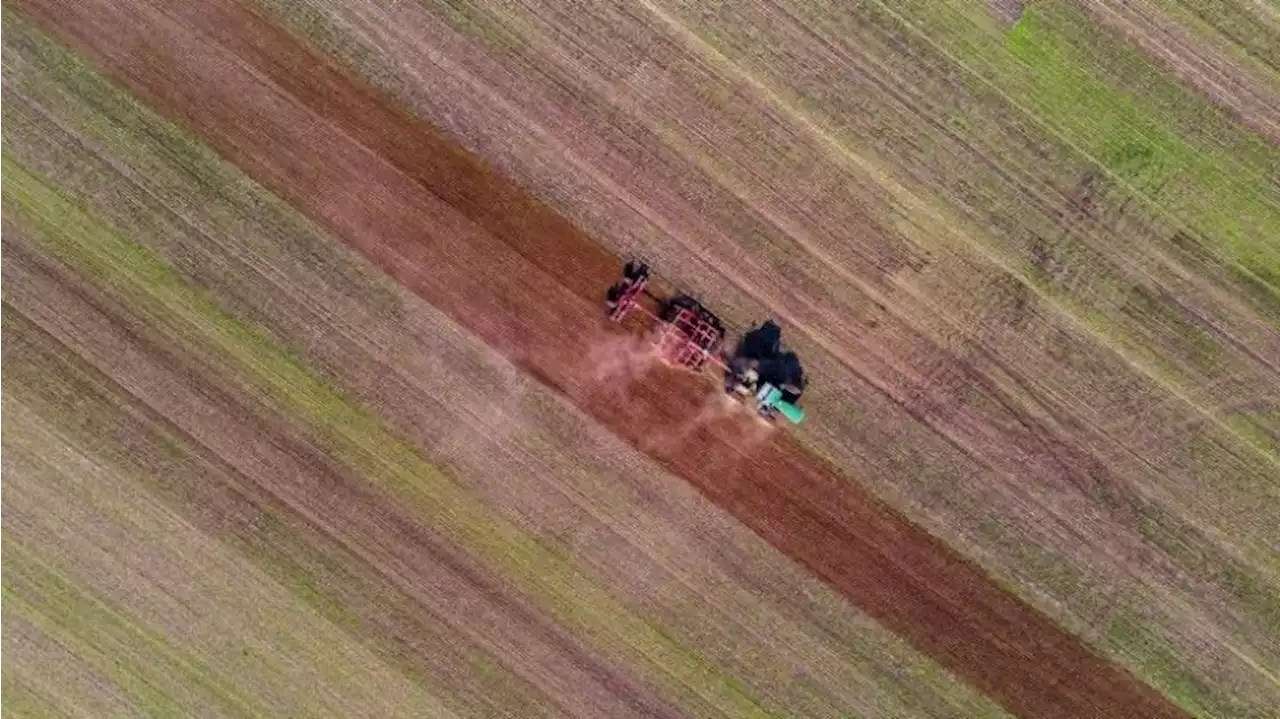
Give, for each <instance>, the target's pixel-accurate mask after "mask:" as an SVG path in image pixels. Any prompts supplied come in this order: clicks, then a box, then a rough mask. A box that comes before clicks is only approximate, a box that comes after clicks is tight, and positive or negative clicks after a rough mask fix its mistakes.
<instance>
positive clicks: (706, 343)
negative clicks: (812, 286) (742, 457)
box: [605, 261, 805, 424]
mask: <svg viewBox="0 0 1280 719" xmlns="http://www.w3.org/2000/svg"><path fill="white" fill-rule="evenodd" d="M649 279H650V272H649V266H648V265H646V264H644V263H642V262H635V261H632V262H628V263H627V264H626V266H625V267H624V268H623V271H622V279H621V280H619V281H618V282H616V283H615V284H614V285H613V286H612V287H610V288H609V291H608V292H607V293H606V295H605V303H606V305H607V307H608V309H609V319H610V320H612V321H614V322H622V320H623V319H624V318H625V317H626V316H627V314H628V313H630V312H631V311H632V310H635V309H639V310H640V311H641V312H644V313H645V314H646V315H648V316H649V317H651V318H653V319H655V320H657V321H658V323H659V328H658V332H657V338H656V340H655V346H656V348H657V351H658V354H659V355H660V356H661V357H662V359H663V360H664V361H666V362H667V363H668V364H671V365H674V366H677V367H682V368H684V369H687V370H690V371H693V372H699V371H701V370H703V369H704V368H705V367H706V366H707V365H708V364H713V365H716V366H718V368H719V369H721V370H723V372H724V390H725V393H726V394H728V395H729V396H730V397H734V398H735V399H737V400H739V401H740V402H742V403H743V404H747V405H750V406H752V407H753V408H754V410H755V412H756V414H757V415H759V416H760V417H761V418H762V419H764V420H766V421H769V422H773V421H776V419H777V417H779V416H782V417H783V418H785V419H786V420H787V421H788V422H790V423H792V424H799V423H800V422H801V421H803V420H804V418H805V412H804V410H803V409H801V408H800V407H799V405H798V404H797V402H798V401H799V399H800V395H801V394H803V393H804V387H805V376H804V368H803V367H801V365H800V358H799V357H797V356H796V353H795V352H791V351H789V350H785V349H784V348H783V346H782V328H781V327H779V326H778V324H777V323H776V322H774V321H773V320H766V321H765V322H764V324H762V325H760V327H758V328H756V329H754V330H752V331H750V332H748V333H747V334H745V335H743V337H742V339H740V340H739V341H738V344H737V345H736V347H735V348H734V350H733V352H725V351H724V350H723V344H724V337H725V330H724V325H723V324H722V323H721V322H720V319H719V318H718V317H716V316H715V314H714V313H712V312H711V311H710V310H708V309H707V308H706V307H703V306H702V304H701V303H700V302H698V301H697V300H695V299H694V298H692V297H690V296H688V295H677V296H675V297H672V298H669V299H661V298H658V297H655V296H654V295H653V294H651V293H650V292H649V289H648V287H649ZM644 297H647V298H649V299H650V300H653V301H654V302H655V303H656V304H657V308H656V311H655V310H649V309H647V308H645V307H643V306H642V305H641V304H640V300H641V298H644Z"/></svg>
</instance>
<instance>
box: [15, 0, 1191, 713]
mask: <svg viewBox="0 0 1280 719" xmlns="http://www.w3.org/2000/svg"><path fill="white" fill-rule="evenodd" d="M163 5H164V7H161V8H156V7H150V6H148V5H146V4H144V3H141V2H137V1H136V0H135V1H132V2H129V1H110V2H109V1H108V0H77V1H75V2H56V1H55V0H22V1H20V2H15V3H12V4H11V7H16V8H18V11H19V12H20V13H21V14H22V15H24V16H26V17H29V18H32V19H34V20H35V21H36V22H38V23H39V24H40V25H41V26H42V27H43V28H45V29H46V30H47V31H49V32H51V33H52V34H53V35H54V36H55V37H57V38H59V39H60V40H61V41H62V42H64V43H67V44H69V45H70V46H72V47H73V48H75V49H77V51H79V52H81V53H82V54H83V55H84V56H86V57H87V58H89V59H90V60H91V62H93V63H94V64H95V65H97V66H98V67H100V68H102V69H103V70H105V71H107V72H109V73H111V74H112V75H113V76H114V77H115V78H116V79H117V80H118V81H120V82H121V83H122V84H124V85H125V86H126V87H128V88H130V89H131V90H132V91H133V92H134V93H136V94H137V95H138V96H139V97H141V98H143V99H144V100H145V101H147V102H149V103H150V104H152V105H153V106H155V107H156V108H157V109H159V110H160V111H161V112H164V113H166V114H168V115H170V116H171V117H174V118H175V119H176V120H178V121H179V122H182V123H184V124H185V125H186V126H187V127H189V128H191V130H192V131H194V132H195V133H197V134H198V135H199V136H201V137H202V138H203V139H204V140H205V141H206V142H208V143H210V144H211V145H212V146H213V147H214V148H216V149H217V150H218V151H219V152H221V153H222V154H223V155H224V156H226V157H228V158H229V159H231V160H232V161H234V162H236V163H237V164H238V165H240V166H241V167H242V168H243V169H244V170H245V171H246V172H248V173H249V174H250V175H251V176H252V177H254V178H255V179H256V180H258V181H259V182H261V183H263V184H264V185H266V186H267V187H269V188H271V189H272V190H273V191H274V192H276V193H278V194H279V195H280V196H282V197H284V198H285V199H286V200H288V201H290V202H291V203H293V204H294V205H296V206H297V207H299V208H300V209H302V210H303V211H304V212H306V213H307V214H309V215H311V216H312V217H314V218H315V219H316V220H317V221H319V222H321V223H322V224H324V225H325V226H327V227H329V228H330V229H331V230H332V231H333V232H334V233H335V234H337V235H338V236H340V237H343V238H344V239H345V240H346V241H348V242H350V243H351V244H352V245H353V246H355V247H357V248H359V249H360V250H361V251H362V252H364V253H365V254H366V255H367V256H368V257H370V258H371V259H372V260H373V261H374V262H376V263H378V264H379V266H381V267H383V268H384V269H385V270H386V271H387V272H388V273H389V274H391V275H392V276H394V277H396V278H397V279H398V280H399V281H400V282H402V283H404V284H405V285H406V286H409V287H411V288H413V289H414V291H416V292H417V293H419V294H420V295H421V296H422V297H424V298H425V299H426V300H428V301H429V302H431V303H432V304H434V305H436V306H438V307H440V308H441V309H442V310H444V311H446V312H448V313H449V314H450V315H451V316H453V317H455V318H456V319H457V320H458V321H459V322H460V323H462V324H463V325H465V326H466V327H468V328H469V329H471V330H472V331H474V332H475V333H476V334H478V335H479V336H481V337H482V338H484V339H485V340H486V341H487V342H489V343H490V344H491V345H493V346H494V347H495V348H497V349H498V350H500V351H501V352H503V353H504V354H506V355H507V356H509V357H511V358H512V359H513V360H515V361H517V362H519V363H520V364H521V366H522V367H524V368H525V369H526V370H527V371H529V372H530V373H532V374H534V375H535V376H537V377H539V378H540V379H541V380H542V381H544V382H545V383H547V384H548V385H550V386H552V387H555V388H557V389H558V390H559V391H561V392H563V393H565V394H566V395H567V396H568V397H570V398H572V399H573V400H574V401H575V402H576V403H577V404H578V405H579V406H580V407H582V408H583V409H584V410H585V411H587V412H588V413H590V414H591V415H592V416H594V417H596V418H597V419H598V420H599V421H600V422H601V423H602V424H604V425H606V426H608V427H610V428H611V429H612V430H613V431H615V432H617V433H618V434H619V435H620V436H623V437H625V438H627V439H629V440H630V441H632V442H634V443H636V444H638V445H640V446H647V444H646V442H647V440H648V439H650V438H651V437H652V436H653V435H654V434H657V433H660V432H663V431H665V430H667V429H668V428H672V427H679V428H684V429H685V430H686V431H685V432H684V433H682V434H683V436H682V437H681V439H680V441H679V442H676V443H671V444H669V445H667V446H666V447H665V448H655V449H652V450H650V453H651V454H652V455H653V456H654V457H655V458H656V459H658V460H659V461H662V462H663V463H664V464H666V465H667V466H669V467H670V468H671V469H672V470H673V471H675V472H677V473H679V474H680V475H681V476H683V477H685V478H686V479H688V480H689V481H690V482H692V483H693V484H694V485H695V486H697V487H698V488H699V489H700V490H701V491H703V492H704V493H705V494H706V495H707V496H708V497H709V498H711V499H712V500H713V501H715V502H716V503H717V504H719V505H720V506H722V507H724V508H725V509H726V510H727V511H729V512H730V513H732V514H733V515H734V516H736V517H738V518H739V519H740V520H741V521H742V522H744V523H745V524H747V525H748V526H750V527H752V528H753V529H754V530H755V531H757V532H758V533H759V534H760V535H761V536H763V537H764V538H765V539H766V540H768V541H769V542H771V543H772V544H773V545H774V546H776V547H778V548H779V549H780V550H782V551H784V552H786V553H787V554H789V555H790V556H792V557H795V558H796V559H797V560H798V561H801V562H803V563H804V564H805V565H806V566H808V567H809V568H810V569H811V570H812V571H814V572H815V573H816V574H817V575H818V576H820V577H822V578H823V579H824V580H825V581H827V582H829V583H830V584H831V585H832V586H833V587H835V588H836V589H838V590H839V591H840V592H841V593H843V594H844V595H845V596H846V597H848V598H849V600H850V601H852V602H853V603H854V604H856V605H857V606H859V607H862V608H863V609H864V610H866V611H867V612H869V613H870V614H872V615H873V616H875V617H876V618H878V619H879V620H880V621H882V622H883V623H884V624H885V625H886V626H888V627H890V628H891V629H893V630H894V631H896V632H898V633H900V634H901V635H902V636H904V637H906V638H907V639H908V640H909V641H911V642H912V643H913V644H914V645H916V646H917V647H918V648H920V649H921V650H922V651H925V652H927V653H929V654H930V655H932V656H934V657H936V658H937V659H938V660H939V661H941V662H942V663H943V664H945V665H946V666H947V667H949V668H950V669H951V670H953V671H955V672H956V673H957V674H958V675H960V676H962V677H964V678H965V679H967V680H968V681H970V682H972V683H973V684H974V685H975V686H977V687H979V688H980V689H982V690H983V691H985V692H987V693H988V694H989V695H991V696H992V697H994V698H995V699H997V700H998V701H1000V702H1001V703H1003V704H1004V705H1005V706H1006V707H1008V708H1009V709H1011V710H1013V711H1015V712H1017V713H1019V714H1021V715H1024V716H1037V717H1082V716H1089V717H1117V718H1120V717H1123V718H1125V719H1129V718H1130V717H1166V716H1168V717H1172V716H1183V714H1182V713H1181V712H1179V711H1178V710H1177V709H1176V708H1175V707H1173V706H1172V705H1171V704H1169V703H1168V702H1167V701H1166V700H1165V699H1164V698H1163V697H1161V696H1160V695H1158V694H1157V693H1156V692H1155V691H1154V690H1152V689H1150V688H1149V687H1146V686H1145V685H1143V684H1141V683H1140V682H1138V681H1137V680H1136V679H1135V678H1134V677H1133V676H1132V675H1130V674H1129V673H1127V672H1125V671H1124V670H1123V669H1121V668H1119V667H1116V666H1114V665H1112V664H1110V663H1108V662H1106V661H1104V660H1103V659H1101V658H1099V657H1098V656H1097V655H1095V654H1093V653H1092V652H1090V651H1089V650H1088V649H1087V648H1086V647H1084V646H1083V645H1082V644H1081V643H1080V641H1079V640H1078V639H1076V638H1075V637H1073V636H1071V635H1069V634H1067V633H1066V632H1064V631H1063V630H1062V629H1060V628H1058V627H1057V626H1056V625H1054V624H1053V623H1052V622H1051V621H1049V620H1048V619H1047V618H1045V617H1044V616H1042V615H1040V614H1038V613H1036V612H1034V611H1033V610H1032V609H1030V608H1029V607H1027V606H1026V605H1024V604H1023V603H1021V602H1020V601H1018V600H1017V598H1015V597H1014V596H1012V595H1011V594H1009V593H1007V592H1005V591H1003V590H1002V589H1000V588H999V587H997V586H995V585H994V584H993V583H992V581H991V580H990V579H989V578H988V577H987V576H986V575H984V574H983V573H982V572H981V571H980V570H979V569H977V568H975V567H974V566H972V565H971V564H969V563H966V562H965V561H964V560H962V559H961V558H959V557H957V556H955V555H954V554H953V553H952V552H950V551H949V550H948V549H947V548H946V547H945V546H943V545H941V544H940V543H939V542H937V541H936V540H934V539H933V538H931V537H929V536H927V535H925V534H924V533H922V532H920V531H919V530H917V529H915V528H914V527H913V526H911V525H910V524H909V523H907V522H906V521H904V520H903V519H902V518H900V517H899V516H897V515H895V514H894V513H893V512H891V511H890V510H888V509H887V508H885V507H883V506H882V505H880V504H879V503H877V502H875V501H874V500H873V499H872V498H870V497H868V496H865V495H864V494H863V493H861V492H860V491H859V490H858V489H857V488H856V487H854V486H852V485H851V484H849V483H847V482H845V481H843V480H841V479H840V478H839V477H838V476H837V475H836V474H835V473H834V472H833V471H831V469H830V468H828V467H826V466H825V465H824V464H822V463H821V462H820V461H818V460H817V459H815V458H813V457H811V456H809V455H808V454H806V453H805V452H804V451H803V450H802V449H801V448H800V447H798V446H797V445H796V444H795V443H794V442H793V441H791V440H790V439H788V438H786V436H785V435H778V436H777V437H776V438H775V439H774V440H772V441H770V442H769V443H767V444H765V445H763V446H761V447H758V448H756V449H755V450H753V451H752V452H751V453H750V456H747V455H746V454H744V452H743V450H742V449H741V448H740V447H739V446H738V444H737V443H736V442H735V440H736V439H737V438H738V436H739V435H740V432H741V429H742V427H741V425H736V424H734V423H733V422H720V423H710V424H707V423H698V422H696V421H694V420H695V414H697V412H698V407H699V405H700V404H703V405H705V403H707V402H714V401H718V398H717V397H716V396H715V395H716V394H718V393H717V392H716V391H715V390H714V389H713V388H711V387H709V386H707V385H706V384H705V383H704V382H703V381H701V380H698V379H693V378H688V377H684V376H680V375H674V374H673V375H671V376H657V377H651V378H650V381H647V382H642V383H639V384H636V385H634V386H632V387H631V388H630V392H629V395H627V396H625V397H621V398H620V397H619V395H618V393H611V392H609V391H607V390H606V388H603V387H600V386H598V383H596V382H594V381H593V379H592V376H593V375H592V368H591V367H590V366H589V365H588V364H587V363H585V362H584V361H583V358H584V357H587V356H588V355H589V350H590V348H591V347H598V346H602V345H603V344H604V343H605V342H606V341H607V339H608V338H609V336H610V335H611V333H613V332H616V330H614V329H612V328H610V327H609V326H608V325H607V324H606V323H605V322H604V321H603V320H602V319H601V318H600V316H599V315H600V309H599V307H598V305H597V303H596V302H595V301H594V299H595V297H596V296H597V295H598V294H599V291H600V290H601V289H602V288H603V287H604V286H605V285H607V284H608V283H609V282H610V281H611V280H612V278H613V273H614V272H616V269H617V260H616V259H615V258H612V257H609V256H608V254H607V253H605V252H603V251H602V250H601V249H600V248H598V247H597V246H595V245H594V244H593V243H591V242H590V240H589V239H588V238H586V237H584V236H582V235H581V234H580V233H576V232H574V231H573V230H572V229H571V228H570V227H569V226H568V225H567V223H565V222H564V221H563V220H560V219H558V218H555V217H554V215H552V214H551V213H550V212H549V211H548V210H545V209H543V208H542V207H541V206H539V205H538V204H537V203H535V202H533V201H532V200H530V199H529V198H527V197H525V196H524V195H523V194H522V193H520V192H519V191H518V190H517V189H516V188H514V187H511V186H509V185H507V184H505V183H503V182H502V181H501V180H500V179H499V178H496V177H495V176H493V175H492V174H491V173H490V172H489V171H487V170H486V169H485V168H483V167H481V166H480V165H479V163H477V162H476V161H474V160H472V159H470V158H469V157H467V156H466V155H464V154H463V153H462V152H461V151H460V150H458V149H456V148H455V147H454V146H452V145H451V144H449V143H448V142H447V141H446V140H444V139H443V138H441V137H439V136H438V135H437V134H436V133H435V132H434V131H433V130H432V129H431V128H430V127H427V126H426V125H424V124H422V123H420V122H416V121H414V120H413V119H412V118H410V117H409V116H407V115H405V114H403V113H401V112H399V111H398V110H396V109H395V108H394V107H392V106H389V105H387V104H385V103H384V102H383V101H382V100H381V99H380V98H378V97H376V96H375V95H373V94H372V93H371V92H369V91H367V90H364V89H361V88H358V87H355V86H354V85H353V84H352V82H351V81H350V80H349V79H348V78H346V77H345V76H343V75H342V74H340V73H339V72H337V71H336V70H334V69H333V68H332V67H331V66H330V65H329V63H327V62H326V61H325V60H324V59H323V58H321V57H319V56H316V55H314V54H312V53H310V52H309V51H308V50H307V49H306V48H304V47H302V46H300V45H299V44H298V43H297V42H296V41H294V40H293V39H292V38H290V37H289V36H288V35H286V34H284V33H283V32H282V31H279V30H278V29H276V28H275V27H273V26H271V25H270V24H269V23H267V22H266V21H264V20H263V19H262V18H260V17H258V16H257V15H254V14H253V13H251V12H248V11H246V10H245V9H243V8H240V7H238V6H236V5H234V4H231V3H229V2H226V1H224V0H217V1H214V2H204V3H198V4H197V3H183V2H174V3H171V4H163ZM184 15H187V16H189V17H183V16H184ZM620 400H621V401H620ZM672 445H676V446H672Z"/></svg>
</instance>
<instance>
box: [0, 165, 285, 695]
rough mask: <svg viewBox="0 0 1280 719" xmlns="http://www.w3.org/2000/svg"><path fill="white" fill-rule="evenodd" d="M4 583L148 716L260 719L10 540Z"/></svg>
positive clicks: (193, 663) (182, 655)
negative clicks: (209, 712) (201, 711)
mask: <svg viewBox="0 0 1280 719" xmlns="http://www.w3.org/2000/svg"><path fill="white" fill-rule="evenodd" d="M6 179H7V178H6ZM5 184H6V185H7V184H8V183H5ZM0 586H2V587H3V603H4V608H5V611H7V612H15V613H17V614H18V615H20V616H22V617H25V618H26V619H27V620H28V621H30V622H31V623H32V624H33V625H35V626H36V627H37V628H39V629H40V630H41V631H43V632H45V633H46V634H47V635H49V636H50V637H52V638H54V639H55V640H56V641H58V642H59V643H61V644H63V645H64V646H67V647H69V648H74V651H75V653H76V654H77V655H78V656H80V657H82V658H85V659H86V660H87V661H89V662H90V664H92V665H93V666H94V668H95V669H97V670H98V671H100V672H102V673H103V674H104V675H106V676H107V677H109V678H110V679H111V680H112V682H113V683H114V684H115V685H116V686H117V687H118V688H119V689H120V690H121V691H122V692H124V693H125V694H126V695H127V696H128V697H130V698H131V700H132V701H133V702H134V705H135V706H136V707H137V708H139V709H141V710H143V711H144V712H146V713H147V714H149V715H151V716H156V717H171V716H180V715H182V714H185V713H186V712H187V711H188V710H190V709H192V708H193V707H190V706H186V704H187V703H188V702H190V701H191V700H197V701H198V702H199V704H198V705H199V706H201V707H204V708H212V709H215V710H216V711H217V713H218V714H219V715H220V716H228V717H254V716H262V714H261V713H260V712H258V711H254V710H253V709H252V708H251V703H250V702H249V701H248V700H246V699H245V698H244V697H242V696H240V695H239V694H238V693H237V692H236V691H235V690H234V688H232V687H230V686H227V685H226V684H225V683H224V682H220V681H218V680H217V679H216V677H217V672H215V671H214V670H212V668H210V667H208V666H205V665H204V664H203V663H202V662H201V661H200V660H199V659H197V658H196V657H194V656H192V655H190V654H189V653H187V652H183V651H182V650H180V649H179V648H177V647H175V646H173V645H171V644H170V643H169V642H167V641H166V640H165V638H164V637H163V636H162V635H161V634H158V633H156V632H154V631H150V630H148V629H146V628H145V627H142V626H139V625H136V624H133V623H131V622H130V621H129V620H128V619H126V618H125V617H123V616H122V615H120V614H119V613H117V612H115V611H114V610H112V609H111V607H109V606H108V605H106V604H104V603H103V602H102V601H100V600H99V599H97V598H95V597H93V596H92V595H90V594H88V593H86V592H84V591H83V590H81V589H80V588H79V587H78V586H77V585H76V583H75V582H73V581H71V580H70V579H69V578H67V577H65V576H63V575H62V574H61V573H60V572H59V571H58V570H56V569H55V568H54V567H53V566H51V565H49V564H48V563H46V562H44V561H43V560H41V559H40V557H39V556H38V555H37V554H36V553H34V552H33V551H31V550H30V549H28V548H27V547H26V545H25V544H24V543H22V542H20V541H19V540H17V539H15V538H14V537H12V536H6V537H5V540H4V578H3V583H2V585H0ZM36 598H38V600H37V599H36ZM178 693H182V694H187V695H189V696H188V697H181V696H175V695H176V694H178Z"/></svg>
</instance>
